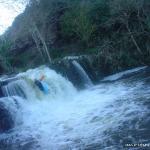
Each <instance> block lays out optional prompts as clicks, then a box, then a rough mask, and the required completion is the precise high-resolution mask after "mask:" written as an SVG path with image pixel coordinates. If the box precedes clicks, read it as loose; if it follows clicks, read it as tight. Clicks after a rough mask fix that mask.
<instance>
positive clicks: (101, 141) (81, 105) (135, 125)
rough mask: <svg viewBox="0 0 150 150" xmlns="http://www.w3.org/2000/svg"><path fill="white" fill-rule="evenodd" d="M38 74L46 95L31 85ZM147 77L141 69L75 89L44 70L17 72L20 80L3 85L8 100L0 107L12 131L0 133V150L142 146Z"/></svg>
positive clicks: (146, 133)
mask: <svg viewBox="0 0 150 150" xmlns="http://www.w3.org/2000/svg"><path fill="white" fill-rule="evenodd" d="M74 64H75V65H76V66H78V67H79V65H77V63H76V62H74ZM79 68H80V67H79ZM81 70H82V69H81ZM83 74H84V77H85V73H83ZM42 75H44V76H45V79H44V80H45V82H46V83H47V84H48V85H49V87H50V89H49V93H48V94H44V93H43V92H42V91H40V89H39V88H38V87H37V86H36V85H35V84H34V80H35V79H39V78H40V77H41V76H42ZM149 76H150V69H145V70H144V71H143V70H142V71H141V72H139V74H136V75H135V76H134V75H133V76H132V77H129V78H126V79H121V80H118V81H113V82H107V83H101V84H99V85H96V86H93V85H92V86H91V88H87V89H84V90H82V91H78V90H76V89H75V88H74V86H73V85H72V83H70V82H69V81H68V80H67V79H65V78H64V77H62V76H61V75H59V74H57V73H56V72H55V71H53V70H51V69H49V68H47V67H41V68H37V69H33V70H28V71H27V72H25V73H20V74H18V75H17V76H16V77H18V78H19V80H16V81H12V82H10V83H9V84H7V85H5V86H4V87H3V91H4V93H5V95H6V96H9V97H6V98H1V99H0V104H1V101H2V104H3V105H5V109H6V110H9V112H10V113H11V116H12V118H11V119H10V121H12V123H13V128H11V130H8V131H9V132H3V133H1V134H0V150H25V149H26V150H99V149H103V150H108V149H111V150H115V149H116V150H117V149H120V150H124V146H125V144H127V143H131V144H132V143H143V144H144V143H146V144H147V143H149V142H150V140H149V139H150V138H149V135H150V134H149V131H150V128H149V124H150V118H149V116H150V113H149V108H150V103H149V100H150V87H149V83H150V80H149ZM135 78H136V80H135ZM85 80H86V81H87V82H89V81H90V80H89V78H88V77H86V78H85ZM89 83H90V82H89ZM89 83H88V84H89ZM16 95H17V97H16ZM14 99H15V100H14ZM0 107H1V105H0ZM0 111H1V109H0ZM14 117H15V118H14ZM13 120H15V121H13Z"/></svg>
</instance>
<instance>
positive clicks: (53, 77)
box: [2, 67, 76, 100]
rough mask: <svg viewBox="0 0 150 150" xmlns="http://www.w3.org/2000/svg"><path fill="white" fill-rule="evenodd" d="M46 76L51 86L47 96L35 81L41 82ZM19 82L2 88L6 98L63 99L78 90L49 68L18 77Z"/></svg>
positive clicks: (38, 69)
mask: <svg viewBox="0 0 150 150" xmlns="http://www.w3.org/2000/svg"><path fill="white" fill-rule="evenodd" d="M41 76H45V82H46V83H47V84H48V86H49V93H48V94H47V95H45V94H44V93H43V92H42V91H41V90H40V89H39V88H38V87H37V86H36V84H35V79H36V80H39V79H40V77H41ZM17 78H18V80H15V81H11V82H9V83H8V84H6V85H4V86H2V92H3V94H4V95H5V96H10V97H11V96H20V97H22V98H25V99H27V100H35V99H39V100H42V99H49V100H53V99H62V98H64V97H67V96H69V95H71V94H73V93H74V92H75V91H76V89H75V88H74V87H73V85H72V83H71V82H69V81H68V80H67V79H65V78H63V77H62V76H61V75H59V74H57V73H56V72H55V71H53V70H51V69H49V68H48V67H40V68H37V69H33V70H29V71H27V72H25V73H20V74H18V75H17Z"/></svg>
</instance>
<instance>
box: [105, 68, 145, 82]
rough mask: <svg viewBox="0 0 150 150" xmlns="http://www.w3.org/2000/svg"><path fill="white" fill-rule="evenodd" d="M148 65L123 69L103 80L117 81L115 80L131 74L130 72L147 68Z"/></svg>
mask: <svg viewBox="0 0 150 150" xmlns="http://www.w3.org/2000/svg"><path fill="white" fill-rule="evenodd" d="M146 67H147V66H144V67H138V68H134V69H131V70H127V71H122V72H119V73H116V74H114V75H110V76H107V77H105V78H104V79H103V80H102V81H115V80H118V79H120V78H121V77H123V76H124V75H129V74H131V73H136V72H138V71H141V70H143V69H145V68H146Z"/></svg>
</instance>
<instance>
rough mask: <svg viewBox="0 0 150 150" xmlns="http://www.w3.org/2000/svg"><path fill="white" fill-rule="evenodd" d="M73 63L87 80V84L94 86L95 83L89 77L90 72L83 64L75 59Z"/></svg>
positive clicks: (84, 79)
mask: <svg viewBox="0 0 150 150" xmlns="http://www.w3.org/2000/svg"><path fill="white" fill-rule="evenodd" d="M72 63H73V65H74V66H75V67H76V68H77V71H78V73H79V74H80V75H81V77H82V80H83V81H84V82H85V84H86V86H87V87H89V86H92V85H93V83H92V81H91V79H90V78H89V76H88V74H87V73H86V72H85V70H84V69H83V68H82V66H81V65H80V64H79V63H78V62H77V61H76V60H73V61H72Z"/></svg>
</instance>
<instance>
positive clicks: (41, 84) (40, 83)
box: [34, 75, 49, 94]
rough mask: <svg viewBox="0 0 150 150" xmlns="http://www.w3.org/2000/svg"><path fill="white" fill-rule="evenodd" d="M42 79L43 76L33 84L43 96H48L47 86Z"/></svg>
mask: <svg viewBox="0 0 150 150" xmlns="http://www.w3.org/2000/svg"><path fill="white" fill-rule="evenodd" d="M44 79H45V76H44V75H42V76H41V78H40V79H39V80H37V79H35V80H34V83H35V85H36V86H37V87H38V88H39V89H40V90H41V91H42V92H43V93H44V94H48V93H49V85H48V84H47V83H46V82H45V81H44Z"/></svg>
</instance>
